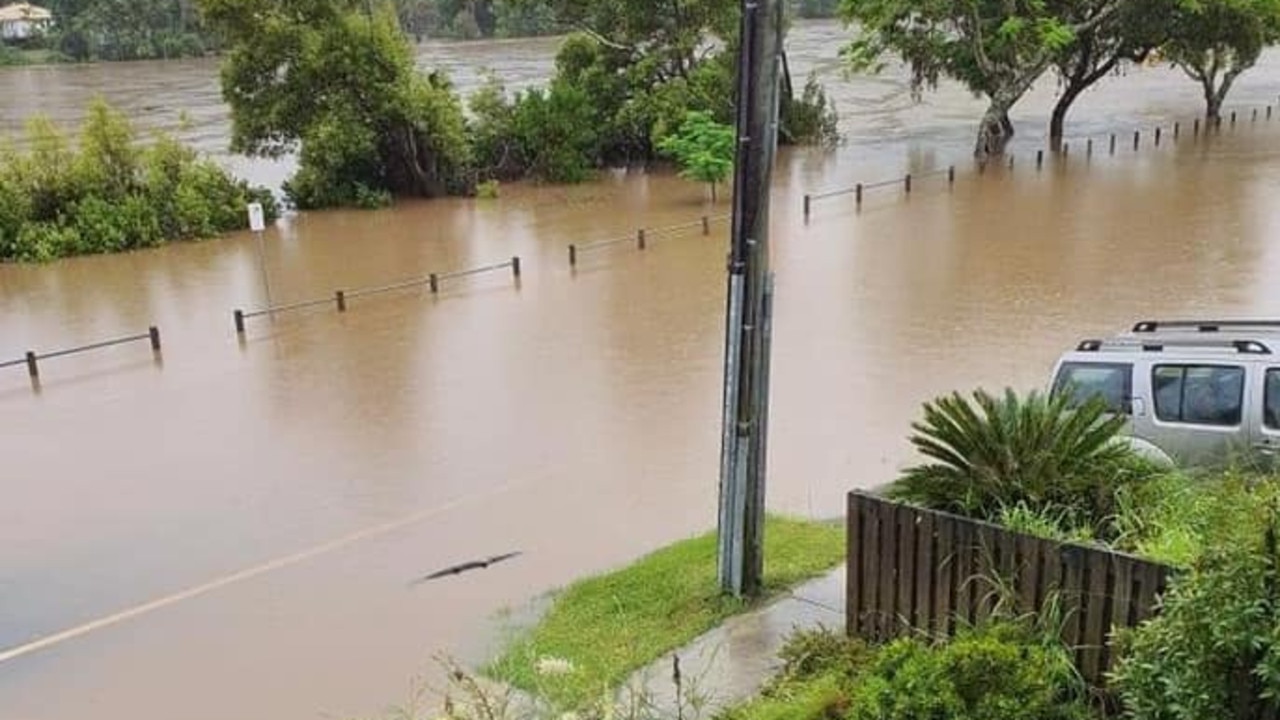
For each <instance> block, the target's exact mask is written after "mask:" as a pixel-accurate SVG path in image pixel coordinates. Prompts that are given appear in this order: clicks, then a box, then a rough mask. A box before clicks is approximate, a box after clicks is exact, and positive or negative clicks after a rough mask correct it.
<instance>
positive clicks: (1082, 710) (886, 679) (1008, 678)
mask: <svg viewBox="0 0 1280 720" xmlns="http://www.w3.org/2000/svg"><path fill="white" fill-rule="evenodd" d="M1083 697H1084V688H1083V685H1082V683H1081V682H1080V680H1079V675H1078V674H1077V673H1076V671H1075V668H1074V666H1073V665H1072V662H1071V655H1070V653H1069V652H1068V651H1067V649H1066V648H1065V647H1064V646H1062V645H1061V644H1060V643H1058V642H1057V641H1054V640H1044V639H1041V638H1039V637H1037V636H1036V635H1034V634H1032V633H1031V632H1029V631H1028V630H1026V629H1024V628H1023V627H1021V626H1019V625H1014V624H996V625H989V626H986V627H982V628H978V629H974V630H967V631H963V632H961V633H960V634H959V635H958V636H957V637H955V638H954V639H953V640H951V641H949V642H946V643H943V644H938V645H930V644H928V643H926V642H924V641H921V640H917V639H914V638H908V639H900V640H895V641H894V642H892V643H890V644H888V645H886V646H884V647H883V648H881V649H880V650H879V651H878V652H877V653H876V657H875V659H874V660H873V661H872V663H871V665H870V666H869V667H868V669H867V672H866V673H865V674H864V675H863V676H862V677H861V678H860V679H859V680H858V683H857V686H856V687H855V689H854V691H853V694H852V697H851V699H850V712H849V714H848V718H849V720H921V719H923V718H936V719H938V720H1078V719H1081V720H1082V719H1083V718H1087V717H1088V710H1087V708H1086V707H1085V704H1084V702H1083Z"/></svg>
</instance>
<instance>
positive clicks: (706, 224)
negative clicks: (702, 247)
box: [702, 215, 711, 235]
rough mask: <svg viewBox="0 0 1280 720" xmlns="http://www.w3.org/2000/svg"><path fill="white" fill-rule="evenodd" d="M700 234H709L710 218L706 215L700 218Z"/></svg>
mask: <svg viewBox="0 0 1280 720" xmlns="http://www.w3.org/2000/svg"><path fill="white" fill-rule="evenodd" d="M702 234H703V235H710V234H711V218H709V217H707V216H706V215H703V216H702Z"/></svg>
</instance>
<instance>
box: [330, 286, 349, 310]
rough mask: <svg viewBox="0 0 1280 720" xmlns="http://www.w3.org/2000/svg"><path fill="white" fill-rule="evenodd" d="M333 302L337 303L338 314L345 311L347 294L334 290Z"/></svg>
mask: <svg viewBox="0 0 1280 720" xmlns="http://www.w3.org/2000/svg"><path fill="white" fill-rule="evenodd" d="M333 300H334V302H336V303H338V312H340V313H341V312H346V311H347V294H346V293H345V292H343V291H341V290H335V291H334V293H333Z"/></svg>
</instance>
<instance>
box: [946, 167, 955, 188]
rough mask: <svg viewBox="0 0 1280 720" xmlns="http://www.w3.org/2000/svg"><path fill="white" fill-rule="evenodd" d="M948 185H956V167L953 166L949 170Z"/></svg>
mask: <svg viewBox="0 0 1280 720" xmlns="http://www.w3.org/2000/svg"><path fill="white" fill-rule="evenodd" d="M947 184H948V185H955V184H956V166H955V165H952V166H951V167H949V168H947Z"/></svg>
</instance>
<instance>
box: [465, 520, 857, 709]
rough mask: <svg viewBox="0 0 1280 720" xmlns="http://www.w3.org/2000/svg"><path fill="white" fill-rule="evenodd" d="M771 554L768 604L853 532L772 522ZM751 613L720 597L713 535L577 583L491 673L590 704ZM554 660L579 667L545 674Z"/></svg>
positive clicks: (809, 574)
mask: <svg viewBox="0 0 1280 720" xmlns="http://www.w3.org/2000/svg"><path fill="white" fill-rule="evenodd" d="M764 548H765V549H764V557H765V568H764V582H765V590H766V592H765V597H766V598H768V597H770V596H774V595H776V594H778V592H779V591H781V590H785V589H787V588H790V587H792V586H794V585H796V584H798V583H801V582H803V581H805V580H808V579H810V578H813V577H816V576H818V575H820V574H821V573H822V572H823V571H825V570H828V569H830V568H832V567H834V566H836V565H838V564H839V563H840V562H841V561H843V560H844V552H845V548H844V528H843V527H842V526H839V525H832V524H826V523H817V522H809V521H803V520H795V519H789V518H782V517H774V516H771V517H769V518H768V520H767V522H766V525H765V535H764ZM751 607H753V604H751V603H746V602H742V601H738V600H734V599H732V598H728V597H725V596H723V595H721V594H720V593H719V591H718V586H717V583H716V536H715V533H708V534H706V535H702V536H699V537H696V538H692V539H689V540H684V541H682V542H678V543H675V544H674V545H670V546H667V547H665V548H662V549H661V550H658V551H656V552H654V553H653V554H651V555H648V556H646V557H644V558H641V559H640V560H638V561H637V562H635V563H634V564H632V565H629V566H627V567H625V568H622V569H620V570H616V571H613V572H610V573H607V574H604V575H600V576H597V577H592V578H587V579H585V580H581V581H578V582H576V583H574V584H573V585H570V586H569V587H568V588H566V589H565V590H564V591H563V592H561V593H559V595H558V596H557V597H556V598H555V600H554V602H553V604H552V606H551V608H550V610H548V612H547V614H546V615H545V616H544V617H543V619H542V620H541V622H539V623H538V624H537V625H536V626H535V627H533V628H532V629H531V630H530V631H528V632H527V633H525V634H523V635H522V636H521V637H518V638H517V639H516V640H515V641H514V642H513V643H512V644H511V645H510V646H509V647H508V648H507V650H506V651H505V652H504V653H503V654H502V656H501V657H499V658H498V659H497V660H495V661H494V662H493V663H491V664H490V665H489V667H487V668H486V669H485V672H486V673H487V674H489V675H491V676H493V677H496V678H498V679H501V680H504V681H506V682H509V683H511V684H512V685H514V686H516V687H518V688H521V689H524V690H528V691H531V692H537V693H539V694H541V695H543V696H544V697H546V699H547V700H549V701H550V702H552V703H554V704H556V705H557V706H559V707H565V708H575V707H581V706H583V705H584V704H586V703H588V702H591V701H593V700H596V699H598V698H599V697H600V696H601V695H602V694H604V693H607V692H609V691H611V690H613V689H615V688H617V687H618V686H619V685H621V684H622V683H623V682H624V681H625V680H626V679H627V677H628V676H629V675H630V674H631V673H632V672H634V671H636V670H638V669H640V668H642V667H644V666H645V665H647V664H649V663H650V662H653V661H654V660H657V659H658V658H660V657H662V656H663V655H664V654H666V653H668V652H670V651H672V650H675V649H677V648H679V647H681V646H683V645H685V644H687V643H688V642H690V641H691V640H693V639H694V638H696V637H697V636H699V635H701V634H702V633H704V632H706V631H708V630H710V629H711V628H713V627H715V626H716V625H717V624H719V623H720V622H721V621H723V620H724V619H725V618H728V617H730V616H732V615H735V614H738V613H741V612H743V611H745V610H748V609H751ZM547 658H556V659H560V660H567V661H568V662H569V663H571V664H572V670H571V671H568V672H564V673H562V674H558V675H556V676H555V677H554V678H549V677H548V676H546V675H545V674H540V673H539V672H538V664H539V661H543V660H545V659H547Z"/></svg>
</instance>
